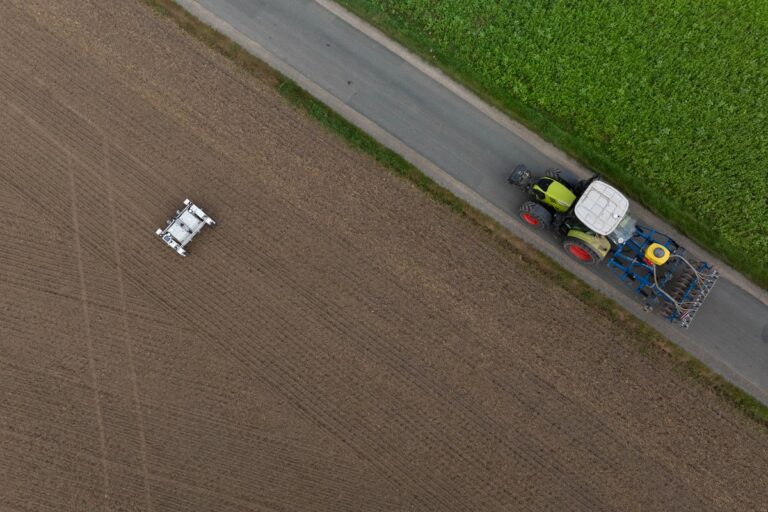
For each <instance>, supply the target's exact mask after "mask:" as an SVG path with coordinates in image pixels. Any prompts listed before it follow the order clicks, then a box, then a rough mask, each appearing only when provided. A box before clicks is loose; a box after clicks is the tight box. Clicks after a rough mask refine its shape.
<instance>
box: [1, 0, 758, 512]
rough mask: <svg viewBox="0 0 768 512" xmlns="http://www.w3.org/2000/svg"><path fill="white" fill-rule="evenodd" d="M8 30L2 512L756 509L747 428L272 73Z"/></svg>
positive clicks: (72, 28)
mask: <svg viewBox="0 0 768 512" xmlns="http://www.w3.org/2000/svg"><path fill="white" fill-rule="evenodd" d="M0 28H2V30H0V215H1V216H2V219H3V222H2V224H0V510H3V511H5V510H8V511H56V512H62V511H70V510H71V511H98V510H135V511H181V510H183V511H216V512H224V511H251V510H259V511H342V510H355V511H357V510H364V511H392V510H415V511H430V510H434V511H454V510H455V511H481V510H483V511H484V510H498V511H509V510H519V511H524V510H531V511H544V510H567V511H589V512H594V511H599V510H617V511H628V510H642V511H651V510H658V511H669V510H676V511H679V510H691V511H702V510H738V511H747V510H750V511H752V510H768V491H767V490H768V433H766V432H765V431H764V430H762V429H760V428H758V427H756V426H755V425H754V424H752V423H750V422H749V421H747V420H746V419H744V418H743V417H742V416H740V415H739V414H738V413H736V412H735V411H734V410H732V409H731V408H729V407H728V406H726V405H723V404H722V403H721V402H720V401H718V400H717V399H716V397H714V396H711V394H709V393H708V392H707V391H706V390H704V389H702V387H701V386H699V385H698V384H696V383H695V382H691V381H689V380H687V379H686V378H685V377H683V376H681V375H679V374H678V373H676V372H675V371H674V370H673V369H671V368H670V367H669V366H668V365H667V364H666V363H665V362H664V361H655V360H651V359H649V358H647V357H646V356H643V355H642V354H640V352H639V351H638V349H637V346H636V345H635V344H634V343H633V341H632V340H630V339H627V337H626V335H625V334H624V332H623V330H622V326H621V325H614V324H612V323H611V322H610V321H609V320H608V319H606V318H603V317H601V316H599V315H597V314H596V313H595V312H594V311H592V310H590V309H588V308H586V307H585V306H584V305H582V304H581V303H580V302H579V301H578V300H576V299H574V298H573V297H570V296H568V295H566V294H564V292H563V291H562V290H561V289H559V288H557V287H556V286H555V285H553V284H550V283H548V282H547V281H545V280H542V278H541V276H538V275H536V274H535V273H532V272H531V269H530V268H528V267H527V266H526V265H525V264H524V263H523V262H522V261H520V259H519V258H518V257H516V256H515V255H514V254H512V253H511V252H510V251H508V250H505V249H501V248H500V247H499V246H498V244H497V243H496V242H494V241H493V240H491V239H490V238H489V237H487V236H486V235H484V234H483V233H481V232H480V231H479V230H478V229H477V228H475V227H474V226H472V225H470V224H469V223H468V222H465V221H463V220H461V219H460V218H457V217H456V216H454V215H452V214H451V213H450V212H449V211H447V210H446V209H445V208H443V207H441V206H439V205H437V204H435V203H434V202H432V201H430V200H429V199H428V198H426V197H425V196H424V195H423V194H421V193H420V192H419V191H418V190H416V189H415V188H413V187H411V186H409V185H408V184H407V183H405V182H404V181H402V180H399V179H397V178H395V177H393V176H391V175H390V174H388V173H387V172H386V171H384V170H383V169H381V168H379V167H377V165H376V164H375V163H374V162H372V161H370V160H369V159H367V158H366V157H364V156H361V155H359V154H357V153H356V152H354V151H352V150H351V149H349V148H348V147H347V146H346V145H345V143H344V142H343V141H341V140H339V139H338V138H337V137H335V136H334V135H332V134H329V133H327V132H325V131H323V129H321V128H319V127H318V126H316V125H315V124H314V123H313V122H311V121H310V120H308V119H307V118H306V117H305V116H304V115H303V114H302V113H300V112H297V111H295V110H293V109H292V108H291V107H289V106H288V105H287V104H286V103H285V101H284V100H283V99H282V98H281V97H280V96H279V95H278V94H277V93H276V92H275V90H274V84H273V83H272V79H271V78H269V77H268V76H265V77H264V79H263V80H258V79H253V78H251V77H248V76H246V75H244V74H242V73H241V72H240V71H238V70H237V69H235V68H234V67H233V66H232V65H231V64H230V63H228V62H226V61H224V60H223V59H221V58H219V57H218V56H216V55H215V54H213V53H212V52H211V51H209V50H208V49H206V48H205V47H203V46H202V45H200V44H199V43H198V42H196V41H194V40H193V39H191V38H190V37H188V36H186V35H184V34H183V33H182V32H181V31H180V30H179V29H178V28H177V27H176V26H175V25H174V24H173V23H172V22H170V21H169V20H167V19H165V18H162V17H160V16H158V15H157V14H156V13H154V12H153V11H152V10H150V9H149V8H147V7H146V6H145V5H143V4H142V3H140V2H135V1H125V2H97V1H95V0H93V1H83V0H57V1H56V2H50V1H49V0H0ZM185 197H190V198H191V199H193V200H194V201H195V202H197V203H199V204H200V205H201V206H202V207H203V208H205V209H206V210H207V211H209V213H210V214H211V215H212V216H213V217H214V218H215V219H216V220H218V221H219V226H217V227H216V228H214V229H210V230H207V231H204V232H203V233H201V234H200V235H199V238H198V239H196V240H195V242H193V244H192V245H190V247H189V249H190V256H189V257H188V258H186V259H183V258H181V257H179V256H177V255H175V254H174V253H173V252H171V251H170V250H169V249H168V248H167V247H165V246H164V245H163V244H162V242H161V241H160V240H159V239H157V238H156V237H155V235H154V230H155V229H156V228H157V227H161V226H162V225H164V222H165V220H166V219H167V218H168V216H169V215H170V214H172V213H173V211H174V210H175V209H176V208H177V207H178V206H179V205H180V203H181V201H182V200H183V199H184V198H185Z"/></svg>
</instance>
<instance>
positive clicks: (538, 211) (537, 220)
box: [518, 201, 552, 229]
mask: <svg viewBox="0 0 768 512" xmlns="http://www.w3.org/2000/svg"><path fill="white" fill-rule="evenodd" d="M518 214H519V215H520V218H521V219H523V222H525V223H526V224H528V227H531V228H533V229H545V228H549V226H550V224H552V214H551V213H549V211H547V209H546V208H544V207H543V206H541V205H540V204H538V203H534V202H533V201H528V202H527V203H523V205H522V206H521V207H520V211H519V212H518Z"/></svg>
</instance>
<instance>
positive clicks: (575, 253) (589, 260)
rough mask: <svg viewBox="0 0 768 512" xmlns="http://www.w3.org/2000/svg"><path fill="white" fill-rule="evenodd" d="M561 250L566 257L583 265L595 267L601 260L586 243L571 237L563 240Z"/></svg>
mask: <svg viewBox="0 0 768 512" xmlns="http://www.w3.org/2000/svg"><path fill="white" fill-rule="evenodd" d="M563 249H565V252H566V253H567V254H568V256H570V257H571V258H573V259H574V260H576V261H578V262H579V263H581V264H583V265H595V264H596V263H598V262H599V261H600V260H601V259H602V258H601V257H600V255H599V254H598V253H597V251H595V250H594V249H593V248H591V247H590V246H589V245H587V244H586V242H584V241H583V240H581V239H579V238H575V237H572V236H569V237H567V238H566V239H565V241H564V242H563Z"/></svg>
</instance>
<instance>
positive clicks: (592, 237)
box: [507, 165, 636, 265]
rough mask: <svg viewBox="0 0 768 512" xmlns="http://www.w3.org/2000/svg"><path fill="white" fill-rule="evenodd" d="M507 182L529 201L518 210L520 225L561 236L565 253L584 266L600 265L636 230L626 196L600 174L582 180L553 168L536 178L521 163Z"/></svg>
mask: <svg viewBox="0 0 768 512" xmlns="http://www.w3.org/2000/svg"><path fill="white" fill-rule="evenodd" d="M507 181H509V183H511V184H512V185H515V186H517V187H519V188H522V189H523V190H525V191H526V192H527V194H528V197H529V198H530V200H529V201H527V202H525V203H524V204H523V205H522V206H520V210H519V216H520V218H521V219H522V221H523V222H525V223H526V224H527V225H528V226H529V227H531V228H533V229H538V230H545V229H547V230H552V231H554V232H555V233H557V234H558V235H559V236H561V237H562V239H563V248H564V249H565V251H566V253H567V254H569V255H570V256H571V257H572V258H574V259H576V260H578V261H579V262H581V263H584V264H588V265H593V264H595V263H598V262H600V261H602V260H603V259H604V258H605V257H606V256H607V255H608V254H609V253H610V251H611V249H612V248H614V247H616V246H617V245H619V244H621V243H623V242H625V241H626V240H627V239H629V238H631V237H632V235H633V233H634V232H635V225H636V222H635V220H634V219H633V218H632V217H631V216H630V215H629V214H628V213H627V212H628V210H629V201H628V200H627V198H626V197H624V195H623V194H622V193H621V192H619V191H618V190H616V189H615V188H613V187H612V186H610V185H608V184H607V183H605V182H603V181H600V179H599V178H598V177H597V176H595V177H593V178H591V179H588V180H579V179H578V178H576V177H575V176H574V175H573V174H571V173H570V172H568V171H565V170H562V169H550V170H548V171H547V172H546V174H545V175H544V176H542V177H540V178H538V179H535V180H534V179H533V177H532V176H531V171H530V170H529V169H528V168H527V167H526V166H525V165H518V166H517V167H515V169H514V171H513V172H512V174H511V175H510V176H509V178H508V180H507Z"/></svg>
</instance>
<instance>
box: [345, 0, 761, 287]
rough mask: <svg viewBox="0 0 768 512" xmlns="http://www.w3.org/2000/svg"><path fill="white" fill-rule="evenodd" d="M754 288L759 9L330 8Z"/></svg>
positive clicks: (629, 5) (387, 3) (366, 3)
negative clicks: (651, 214) (397, 46)
mask: <svg viewBox="0 0 768 512" xmlns="http://www.w3.org/2000/svg"><path fill="white" fill-rule="evenodd" d="M340 3H341V4H343V5H345V6H347V7H348V8H350V9H352V10H353V11H354V12H357V13H358V14H360V15H362V16H363V17H365V18H367V19H368V20H370V21H372V22H373V23H374V24H376V25H378V26H380V27H381V28H382V29H384V30H385V31H387V32H389V33H390V34H392V35H394V36H395V37H396V38H398V39H400V40H401V41H402V42H404V43H405V44H406V45H408V46H410V47H411V48H413V49H415V50H416V51H417V52H419V53H420V54H422V55H424V56H426V57H427V58H429V59H430V60H433V61H434V62H437V63H438V64H439V65H441V66H443V67H444V68H446V69H447V70H448V71H449V72H450V73H452V74H453V75H454V76H456V77H458V78H459V79H461V80H463V81H464V82H466V83H468V84H469V85H470V86H471V87H473V88H474V89H475V90H476V91H478V92H479V93H480V94H481V95H482V96H484V97H486V98H489V99H492V100H493V101H494V102H495V103H496V104H497V105H500V106H501V107H503V108H505V109H506V110H508V111H509V112H511V113H513V114H514V115H515V116H516V117H518V118H520V119H522V120H523V121H524V122H526V123H527V124H528V125H529V126H531V127H532V128H534V129H535V130H537V131H539V132H540V133H542V134H543V135H544V136H545V137H548V138H549V139H551V140H553V141H554V142H555V143H556V144H558V145H560V146H561V147H563V148H564V149H566V150H568V151H570V152H571V153H573V154H574V155H576V156H577V157H579V158H580V159H581V160H583V161H584V162H585V163H587V164H588V165H590V166H592V167H593V168H594V169H596V170H598V171H600V172H602V173H603V174H604V175H605V176H606V177H607V178H608V179H609V180H610V181H613V182H615V183H617V184H618V185H619V186H621V187H623V188H624V190H625V191H627V192H628V193H629V194H630V195H632V196H634V197H635V198H636V199H639V200H640V201H641V202H643V203H644V204H646V205H647V206H649V207H650V208H651V209H653V210H654V211H656V212H657V213H659V214H660V215H662V216H663V217H665V218H667V219H668V220H670V221H671V222H673V223H674V224H675V225H676V226H677V227H678V228H680V229H681V230H682V231H684V232H685V233H687V234H688V235H690V236H691V237H693V238H694V239H697V240H698V241H700V242H701V243H702V244H704V245H705V246H707V247H709V248H711V249H712V250H713V251H715V252H716V253H718V254H719V255H720V256H721V257H723V258H724V259H726V260H727V261H729V262H730V263H731V264H733V265H734V266H735V267H737V268H738V269H740V270H742V271H744V272H745V273H747V274H748V275H750V276H752V278H753V279H755V280H756V281H757V282H758V283H759V284H761V285H762V286H764V287H765V286H768V122H767V121H768V2H766V1H765V0H735V1H727V0H707V1H704V0H702V1H689V0H630V1H627V2H610V1H595V0H573V1H555V0H549V1H545V0H341V1H340Z"/></svg>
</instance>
